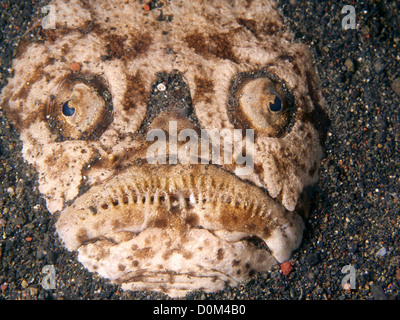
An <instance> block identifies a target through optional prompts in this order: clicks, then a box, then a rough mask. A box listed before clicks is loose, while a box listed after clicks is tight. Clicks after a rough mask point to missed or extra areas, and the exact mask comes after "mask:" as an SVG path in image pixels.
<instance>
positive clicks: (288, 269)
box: [281, 261, 293, 276]
mask: <svg viewBox="0 0 400 320" xmlns="http://www.w3.org/2000/svg"><path fill="white" fill-rule="evenodd" d="M292 269H293V267H292V264H291V263H290V262H289V261H286V262H284V263H282V264H281V271H282V273H283V275H285V276H287V275H288V274H289V273H290V272H291V271H292Z"/></svg>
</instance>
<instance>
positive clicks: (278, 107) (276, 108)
mask: <svg viewBox="0 0 400 320" xmlns="http://www.w3.org/2000/svg"><path fill="white" fill-rule="evenodd" d="M282 107H283V101H282V98H281V97H280V96H279V95H278V94H276V95H275V99H274V101H273V102H270V103H269V110H271V111H272V112H280V111H282Z"/></svg>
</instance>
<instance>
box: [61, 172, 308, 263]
mask: <svg viewBox="0 0 400 320" xmlns="http://www.w3.org/2000/svg"><path fill="white" fill-rule="evenodd" d="M300 221H301V218H300V217H297V215H296V214H295V213H293V212H288V211H287V210H286V209H285V208H284V207H283V206H282V205H281V204H280V203H278V202H277V201H275V200H274V199H272V198H271V197H270V196H269V195H268V194H267V193H266V192H264V191H263V190H261V189H260V188H258V187H256V186H254V185H252V184H250V183H248V182H245V181H242V180H240V179H239V178H237V177H236V176H235V175H233V174H231V173H229V172H227V171H225V170H223V169H222V168H219V167H217V166H214V165H187V166H183V165H174V166H169V165H159V166H155V165H147V164H145V165H141V166H134V167H131V168H128V169H127V170H126V171H124V172H123V173H120V174H119V175H117V176H115V177H113V178H112V179H110V180H108V181H107V182H105V183H103V184H101V185H98V186H93V187H92V188H90V189H89V190H88V191H87V192H86V193H85V194H83V195H82V196H80V197H79V198H78V199H76V201H75V202H74V203H73V204H72V205H71V206H70V207H67V208H66V209H64V210H63V211H62V212H61V214H60V218H59V220H58V222H57V230H58V233H59V234H60V236H61V238H62V239H63V240H64V242H65V245H66V246H67V248H68V249H70V250H76V249H77V248H79V247H80V246H81V245H83V244H84V243H85V242H88V241H91V240H93V239H96V238H101V237H103V238H104V237H105V238H108V239H112V238H113V237H117V234H120V233H121V232H125V233H126V232H128V233H129V232H131V233H134V234H138V233H140V232H142V231H143V230H145V229H147V228H154V227H158V228H172V229H174V228H175V229H179V230H182V232H183V230H187V229H190V228H194V227H197V228H205V229H207V230H226V231H229V232H230V233H232V232H237V233H238V234H246V235H247V236H250V237H251V236H256V237H259V238H260V239H262V240H263V241H265V242H266V243H267V245H268V246H269V248H270V249H271V251H272V252H273V254H276V255H277V256H278V258H277V259H278V260H279V259H286V258H287V257H288V256H289V255H290V252H291V251H292V250H293V249H295V248H297V246H298V245H299V243H300V241H301V237H302V230H303V225H302V222H300ZM300 224H301V225H300ZM271 239H272V240H271Z"/></svg>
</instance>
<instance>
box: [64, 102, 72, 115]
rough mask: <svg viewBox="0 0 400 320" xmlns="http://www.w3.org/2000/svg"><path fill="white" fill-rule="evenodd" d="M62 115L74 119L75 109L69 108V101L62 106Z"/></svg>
mask: <svg viewBox="0 0 400 320" xmlns="http://www.w3.org/2000/svg"><path fill="white" fill-rule="evenodd" d="M62 113H63V115H64V116H66V117H72V116H73V115H74V114H75V108H71V107H70V106H69V101H67V102H65V103H64V104H63V106H62Z"/></svg>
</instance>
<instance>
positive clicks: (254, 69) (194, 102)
mask: <svg viewBox="0 0 400 320" xmlns="http://www.w3.org/2000/svg"><path fill="white" fill-rule="evenodd" d="M50 5H51V6H52V9H53V10H54V11H53V12H54V13H55V17H56V28H55V29H46V30H42V34H43V37H44V41H42V42H37V43H25V44H24V45H23V46H22V47H21V48H20V52H19V54H18V56H17V57H16V59H15V60H14V62H13V70H14V76H13V77H12V78H11V79H10V80H9V83H8V85H7V86H6V87H5V88H4V90H3V92H2V97H1V107H2V109H3V110H4V111H5V113H6V115H7V116H8V117H9V119H10V120H11V121H13V123H14V124H15V126H16V127H17V128H18V130H19V131H20V133H21V139H22V141H23V156H24V159H25V160H26V161H27V162H29V163H31V164H32V165H33V166H34V167H35V168H36V169H37V171H38V172H39V186H40V192H41V193H42V194H43V196H44V197H45V199H46V201H47V207H48V210H49V211H50V212H51V213H55V212H58V213H59V219H58V222H57V231H58V234H59V235H60V237H61V239H62V240H63V243H64V244H65V246H66V247H67V248H68V249H69V250H78V252H79V256H78V259H79V261H81V262H82V263H83V265H84V266H86V267H87V268H88V269H89V270H91V271H96V272H98V273H99V274H100V275H102V276H104V277H106V278H109V279H111V280H112V281H113V282H115V283H120V284H122V287H123V288H124V289H131V290H156V291H162V292H165V293H167V294H169V295H170V296H173V297H178V296H183V295H185V294H186V292H187V291H190V290H198V289H200V290H205V291H216V290H220V289H223V287H224V286H225V284H231V285H236V284H237V283H238V282H239V281H242V280H244V279H246V278H247V277H249V275H251V274H252V273H254V272H255V271H263V270H268V269H269V268H270V267H271V266H272V265H273V264H275V263H276V262H277V261H278V262H283V261H285V260H287V259H289V257H290V255H291V252H292V251H293V250H294V249H296V248H297V247H298V246H299V245H300V242H301V238H302V233H303V227H304V225H303V221H302V218H301V216H300V215H299V213H300V211H302V210H303V207H302V204H301V203H300V200H299V199H300V198H301V194H302V192H303V191H304V188H305V187H307V186H309V185H312V184H313V183H315V181H316V180H317V176H318V175H317V174H318V166H319V162H320V158H321V155H322V147H321V140H322V139H323V137H322V135H321V132H322V130H321V129H323V128H321V126H322V125H321V121H320V119H321V117H323V111H322V110H323V108H324V104H325V103H324V100H323V98H322V95H321V92H320V90H319V88H318V78H317V76H316V73H315V70H314V68H313V66H312V57H311V55H310V52H309V50H308V48H307V47H306V46H305V45H303V44H300V43H295V42H293V41H292V35H291V34H290V33H289V32H288V31H287V30H286V29H285V27H284V25H283V23H282V18H281V16H280V14H279V12H278V11H277V9H276V5H275V3H274V2H273V1H260V0H253V1H244V0H243V1H241V0H236V1H200V0H197V1H178V0H173V1H163V2H157V6H158V7H153V8H151V10H150V11H146V10H144V8H143V4H141V3H139V1H125V0H115V1H92V0H85V1H83V0H82V1H78V0H73V1H62V0H59V1H53V2H52V3H50ZM38 28H40V26H39V27H38ZM72 63H74V65H73V66H74V67H71V64H72ZM77 63H78V64H77ZM77 65H78V66H79V67H76V66H77ZM160 84H162V85H161V86H160ZM277 99H278V100H277ZM69 113H70V114H69ZM71 114H72V116H71ZM170 120H172V121H176V123H177V127H178V132H179V130H180V129H187V128H189V129H193V130H195V131H196V132H200V129H216V130H218V131H219V132H221V131H222V130H223V129H225V130H228V131H229V130H233V129H253V130H254V132H255V139H254V144H251V141H248V140H247V142H246V146H247V145H250V144H251V145H252V147H253V148H252V150H253V151H252V152H251V154H249V157H250V158H251V162H252V163H253V164H254V170H253V171H251V172H248V171H243V170H241V169H243V168H242V166H240V165H237V164H236V162H235V161H233V163H232V164H229V163H228V164H224V163H220V164H219V165H215V164H212V163H211V164H208V165H204V164H182V163H178V164H176V165H170V164H169V163H168V162H167V164H149V163H148V162H147V159H146V150H148V148H149V147H150V145H151V143H150V142H148V141H146V139H145V138H146V134H147V133H148V132H149V131H150V130H151V129H163V130H165V131H166V132H167V133H168V130H169V129H170V127H169V121H170ZM169 133H170V134H171V135H173V133H171V132H169ZM182 145H183V143H182V142H179V146H182ZM166 152H167V156H168V157H171V156H174V154H173V152H172V151H170V150H169V149H167V150H166ZM210 157H211V156H210ZM206 158H208V156H207V157H206ZM255 238H258V239H261V240H263V241H264V242H265V243H266V244H267V246H268V248H269V251H270V252H268V251H266V250H265V249H263V248H260V247H259V246H256V245H255V244H254V243H255V242H257V241H254V239H255ZM249 239H250V241H249Z"/></svg>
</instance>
